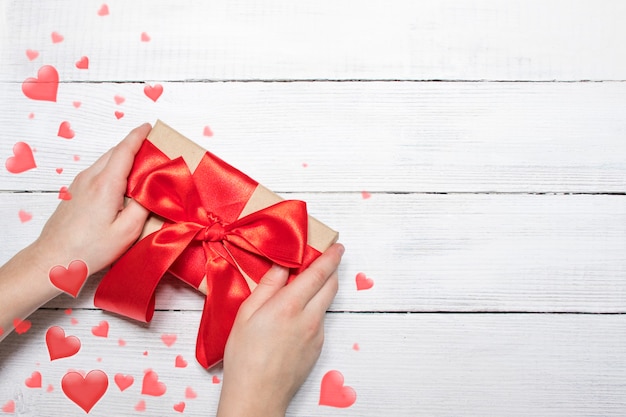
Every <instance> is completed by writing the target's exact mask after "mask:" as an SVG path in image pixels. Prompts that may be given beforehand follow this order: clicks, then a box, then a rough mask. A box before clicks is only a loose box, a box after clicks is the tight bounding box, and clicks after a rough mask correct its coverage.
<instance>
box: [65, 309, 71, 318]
mask: <svg viewBox="0 0 626 417" xmlns="http://www.w3.org/2000/svg"><path fill="white" fill-rule="evenodd" d="M65 314H67V315H68V316H69V315H70V314H72V309H71V308H66V309H65Z"/></svg>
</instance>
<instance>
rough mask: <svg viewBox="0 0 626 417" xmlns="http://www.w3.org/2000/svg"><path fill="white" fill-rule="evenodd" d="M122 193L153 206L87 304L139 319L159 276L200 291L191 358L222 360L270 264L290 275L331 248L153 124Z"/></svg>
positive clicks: (296, 210)
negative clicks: (239, 313)
mask: <svg viewBox="0 0 626 417" xmlns="http://www.w3.org/2000/svg"><path fill="white" fill-rule="evenodd" d="M127 196H128V197H129V198H132V199H135V200H136V201H137V202H139V203H140V204H141V205H142V206H144V207H146V208H147V209H148V210H150V211H151V215H150V217H149V218H148V221H147V222H146V224H145V226H144V229H143V231H142V234H141V236H140V238H139V240H138V241H137V242H136V243H135V245H133V247H131V248H130V249H129V250H128V251H127V252H126V253H125V254H124V255H122V257H121V258H120V259H119V260H118V261H117V262H116V263H115V264H114V265H113V266H112V267H111V269H110V270H109V271H108V272H107V274H106V275H105V276H104V277H103V279H102V281H101V282H100V284H99V286H98V289H97V290H96V294H95V297H94V304H95V305H96V306H97V307H99V308H102V309H104V310H107V311H111V312H115V313H118V314H121V315H123V316H126V317H131V318H133V319H136V320H140V321H143V322H149V321H150V320H151V319H152V315H153V313H154V307H155V298H154V293H155V289H156V287H157V285H158V283H159V281H160V279H161V278H162V277H163V275H164V274H166V273H168V272H169V273H171V274H173V275H174V276H176V277H178V278H179V279H181V280H183V281H185V282H186V283H188V284H189V285H192V286H193V287H195V288H196V289H198V290H199V291H200V292H201V293H203V294H204V295H205V296H206V297H205V301H204V309H203V313H202V318H201V320H200V327H199V330H198V337H197V343H196V358H197V359H198V362H199V363H200V364H201V365H202V366H204V367H205V368H210V367H211V366H213V365H215V364H217V363H219V362H220V361H221V359H222V358H223V354H224V347H225V345H226V340H227V338H228V335H229V333H230V330H231V328H232V325H233V322H234V319H235V316H236V314H237V311H238V309H239V306H240V305H241V303H242V302H243V301H244V300H245V299H246V298H247V297H248V296H249V295H250V293H251V291H252V290H253V289H254V287H255V286H256V284H257V283H258V282H259V280H260V279H261V277H262V276H263V275H264V274H265V272H267V270H268V269H269V268H270V267H271V266H272V264H273V263H277V264H280V265H283V266H285V267H288V268H290V280H292V279H294V278H295V277H296V276H297V274H298V273H299V272H301V271H302V270H303V269H304V268H306V267H307V266H308V265H309V264H310V263H311V262H312V261H313V260H315V259H316V258H317V257H318V256H319V255H320V254H321V252H323V251H324V250H325V249H327V248H328V247H329V246H330V245H332V244H333V243H334V242H335V241H336V240H337V237H338V234H337V232H335V231H334V230H332V229H330V228H329V227H327V226H326V225H324V224H323V223H321V222H320V221H318V220H316V219H314V218H313V217H311V216H309V215H308V214H307V210H306V203H304V202H302V201H297V200H283V199H282V198H281V197H279V196H278V195H276V194H274V193H273V192H272V191H270V190H268V189H267V188H265V187H264V186H262V185H260V184H259V183H257V182H256V181H254V180H253V179H251V178H250V177H248V176H247V175H245V174H244V173H242V172H240V171H239V170H237V169H236V168H234V167H232V166H230V165H228V164H227V163H226V162H224V161H222V160H221V159H220V158H218V157H217V156H215V155H213V154H211V153H210V152H208V151H206V150H205V149H203V148H202V147H200V146H199V145H197V144H196V143H194V142H192V141H191V140H189V139H187V138H185V137H184V136H183V135H181V134H180V133H178V132H176V131H175V130H174V129H172V128H171V127H169V126H167V125H166V124H165V123H163V122H161V121H157V123H156V124H155V125H154V127H153V128H152V131H151V132H150V134H149V135H148V137H147V138H146V140H145V141H144V143H143V144H142V147H141V149H140V150H139V152H138V153H137V155H136V157H135V162H134V164H133V168H132V170H131V173H130V175H129V177H128V186H127Z"/></svg>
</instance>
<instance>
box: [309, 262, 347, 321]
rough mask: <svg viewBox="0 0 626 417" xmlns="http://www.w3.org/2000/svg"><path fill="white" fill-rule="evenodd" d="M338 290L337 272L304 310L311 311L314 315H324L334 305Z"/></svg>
mask: <svg viewBox="0 0 626 417" xmlns="http://www.w3.org/2000/svg"><path fill="white" fill-rule="evenodd" d="M338 289H339V276H338V274H337V271H335V272H333V273H332V274H331V275H330V277H329V278H328V280H327V281H326V282H325V283H324V286H323V287H322V288H321V289H320V290H319V291H318V292H317V294H315V295H314V296H313V298H311V300H309V302H308V304H307V305H306V307H305V308H304V309H305V310H307V311H311V312H312V313H314V314H324V313H325V312H326V311H328V309H329V308H330V306H331V304H332V303H333V300H334V299H335V296H336V295H337V290H338Z"/></svg>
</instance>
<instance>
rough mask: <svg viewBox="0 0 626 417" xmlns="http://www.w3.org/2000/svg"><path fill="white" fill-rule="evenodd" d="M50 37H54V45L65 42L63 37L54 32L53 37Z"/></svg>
mask: <svg viewBox="0 0 626 417" xmlns="http://www.w3.org/2000/svg"><path fill="white" fill-rule="evenodd" d="M50 36H51V37H52V43H59V42H63V39H64V38H63V35H61V34H60V33H59V32H52V35H50Z"/></svg>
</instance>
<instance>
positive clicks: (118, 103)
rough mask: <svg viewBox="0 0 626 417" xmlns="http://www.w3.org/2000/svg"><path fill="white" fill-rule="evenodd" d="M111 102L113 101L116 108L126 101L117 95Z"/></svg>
mask: <svg viewBox="0 0 626 417" xmlns="http://www.w3.org/2000/svg"><path fill="white" fill-rule="evenodd" d="M113 100H115V104H117V105H118V106H119V105H120V104H122V103H123V102H124V101H126V99H125V98H124V97H122V96H119V95H116V96H114V97H113Z"/></svg>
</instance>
